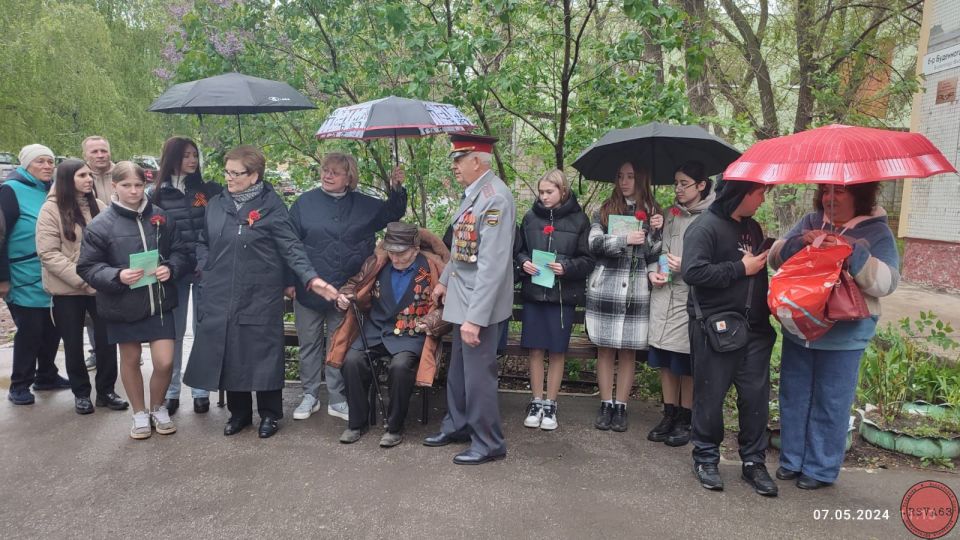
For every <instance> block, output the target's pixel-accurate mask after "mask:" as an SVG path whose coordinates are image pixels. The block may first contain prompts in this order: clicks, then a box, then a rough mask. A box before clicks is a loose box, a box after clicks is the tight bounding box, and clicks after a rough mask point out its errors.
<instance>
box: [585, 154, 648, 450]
mask: <svg viewBox="0 0 960 540" xmlns="http://www.w3.org/2000/svg"><path fill="white" fill-rule="evenodd" d="M614 215H631V216H632V215H637V216H638V218H639V219H641V221H642V222H643V226H642V227H640V228H638V230H636V231H631V232H629V233H627V234H626V235H613V234H609V223H610V216H614ZM662 226H663V216H662V215H660V208H659V206H657V203H656V201H655V200H654V198H653V192H652V190H651V188H650V174H649V172H648V171H647V170H645V169H640V168H639V167H637V166H636V165H634V164H633V163H630V162H627V163H624V164H623V165H621V166H620V170H619V172H618V174H617V181H616V183H615V184H614V187H613V193H611V194H610V198H608V199H607V200H606V201H604V203H603V205H602V206H601V207H600V212H599V213H598V215H596V216H594V219H593V224H592V225H591V226H590V253H591V254H593V256H595V257H596V258H597V266H596V269H595V270H594V271H593V274H591V275H590V278H589V280H588V282H587V302H586V303H587V312H586V320H585V322H586V327H587V334H588V335H589V336H590V340H591V341H593V342H594V343H595V344H596V345H597V383H598V386H599V387H600V400H601V401H600V412H599V414H598V415H597V419H596V421H594V427H596V428H597V429H600V430H608V429H612V430H614V431H620V432H623V431H626V430H627V399H629V398H630V390H631V389H632V388H633V374H634V368H635V366H634V362H635V361H636V351H638V350H646V348H647V326H648V322H647V318H648V315H649V311H650V288H649V284H648V283H647V276H646V271H645V269H646V267H647V259H648V258H650V257H653V258H654V259H655V258H656V254H657V253H658V252H659V242H654V241H653V238H652V237H653V236H655V235H652V234H651V232H652V231H656V230H657V229H659V228H661V227H662ZM614 364H616V365H617V380H618V381H619V384H617V395H616V401H614V395H613V374H614Z"/></svg>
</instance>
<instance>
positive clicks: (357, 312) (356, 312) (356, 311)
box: [350, 300, 387, 426]
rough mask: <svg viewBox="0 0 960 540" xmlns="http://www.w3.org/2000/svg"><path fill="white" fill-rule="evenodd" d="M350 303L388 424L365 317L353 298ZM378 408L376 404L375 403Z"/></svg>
mask: <svg viewBox="0 0 960 540" xmlns="http://www.w3.org/2000/svg"><path fill="white" fill-rule="evenodd" d="M350 305H351V306H352V307H353V315H354V317H356V318H357V327H358V328H359V329H360V343H362V344H363V354H364V356H366V357H367V364H368V365H369V366H370V373H371V374H372V375H373V387H374V388H375V389H376V392H377V403H379V404H380V418H381V419H382V420H383V425H384V426H386V425H387V408H386V407H385V406H384V405H383V394H382V393H381V392H380V377H379V375H378V374H377V364H376V363H375V362H374V361H373V356H371V355H370V345H369V344H368V343H367V335H366V334H365V333H364V332H363V317H362V316H361V315H360V308H358V307H357V303H356V302H355V301H353V300H351V301H350ZM374 408H376V404H374ZM376 414H377V413H376V411H374V413H373V416H374V419H375V418H376Z"/></svg>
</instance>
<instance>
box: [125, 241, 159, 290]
mask: <svg viewBox="0 0 960 540" xmlns="http://www.w3.org/2000/svg"><path fill="white" fill-rule="evenodd" d="M159 265H160V252H159V251H157V250H155V249H152V250H150V251H143V252H141V253H131V254H130V269H131V270H137V269H143V277H142V278H140V280H139V281H137V282H136V283H134V284H133V285H131V286H130V288H131V289H138V288H140V287H146V286H147V285H153V284H154V283H156V282H157V276H155V275H153V274H154V272H156V271H157V266H159Z"/></svg>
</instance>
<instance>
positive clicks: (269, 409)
mask: <svg viewBox="0 0 960 540" xmlns="http://www.w3.org/2000/svg"><path fill="white" fill-rule="evenodd" d="M227 409H228V410H229V411H230V417H231V418H253V392H231V391H227ZM257 413H259V414H260V418H261V419H263V418H266V417H268V416H269V417H270V418H276V419H278V420H279V419H280V418H283V389H282V388H281V389H279V390H261V391H259V392H257Z"/></svg>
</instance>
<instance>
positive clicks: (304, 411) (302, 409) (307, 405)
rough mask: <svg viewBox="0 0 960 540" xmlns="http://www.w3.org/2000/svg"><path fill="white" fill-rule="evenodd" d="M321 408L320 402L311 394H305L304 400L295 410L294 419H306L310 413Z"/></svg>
mask: <svg viewBox="0 0 960 540" xmlns="http://www.w3.org/2000/svg"><path fill="white" fill-rule="evenodd" d="M319 410H320V402H319V401H317V398H315V397H313V396H311V395H310V394H304V395H303V401H301V402H300V405H297V408H296V409H294V410H293V419H294V420H306V419H307V418H310V415H311V414H313V413H315V412H317V411H319Z"/></svg>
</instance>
